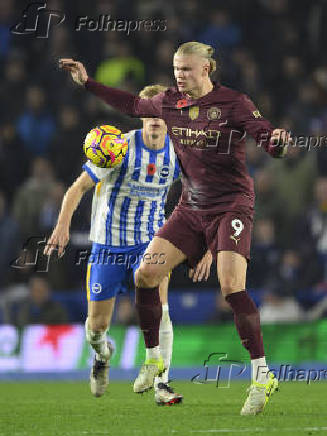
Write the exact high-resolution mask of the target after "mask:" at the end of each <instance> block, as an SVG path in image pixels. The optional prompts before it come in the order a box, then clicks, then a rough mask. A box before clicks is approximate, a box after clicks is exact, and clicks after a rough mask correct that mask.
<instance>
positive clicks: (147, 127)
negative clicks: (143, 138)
mask: <svg viewBox="0 0 327 436" xmlns="http://www.w3.org/2000/svg"><path fill="white" fill-rule="evenodd" d="M142 121H143V130H144V133H145V134H146V135H147V136H148V135H149V136H153V137H157V136H161V135H165V134H166V132H167V126H166V123H165V122H164V120H162V119H161V118H142Z"/></svg>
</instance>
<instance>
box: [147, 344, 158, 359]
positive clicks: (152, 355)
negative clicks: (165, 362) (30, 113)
mask: <svg viewBox="0 0 327 436" xmlns="http://www.w3.org/2000/svg"><path fill="white" fill-rule="evenodd" d="M159 357H160V348H159V345H157V346H156V347H153V348H146V349H145V359H146V360H148V359H159Z"/></svg>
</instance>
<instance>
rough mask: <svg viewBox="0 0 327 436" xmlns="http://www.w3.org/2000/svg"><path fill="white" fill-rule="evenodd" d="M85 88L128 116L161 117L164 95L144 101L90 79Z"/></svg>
mask: <svg viewBox="0 0 327 436" xmlns="http://www.w3.org/2000/svg"><path fill="white" fill-rule="evenodd" d="M85 88H86V89H87V90H88V91H90V92H91V93H92V94H94V95H96V96H97V97H99V98H100V99H101V100H103V101H104V102H105V103H107V104H109V105H110V106H112V107H114V108H115V109H117V110H119V111H120V112H123V113H125V114H128V115H132V116H135V117H144V118H146V117H160V116H161V114H162V101H163V97H164V93H160V94H158V95H156V96H154V97H152V98H149V99H144V98H140V97H137V96H135V95H133V94H130V93H129V92H126V91H122V90H120V89H117V88H111V87H110V86H105V85H102V84H101V83H98V82H96V81H95V80H93V79H91V78H90V77H89V78H88V79H87V81H86V83H85Z"/></svg>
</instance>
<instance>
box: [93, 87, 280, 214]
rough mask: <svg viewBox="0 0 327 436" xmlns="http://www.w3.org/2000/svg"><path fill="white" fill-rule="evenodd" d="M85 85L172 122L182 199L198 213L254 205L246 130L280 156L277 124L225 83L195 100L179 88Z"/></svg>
mask: <svg viewBox="0 0 327 436" xmlns="http://www.w3.org/2000/svg"><path fill="white" fill-rule="evenodd" d="M86 88H87V89H89V90H90V91H91V92H93V93H94V94H96V95H98V96H99V97H100V98H102V99H103V100H105V101H106V102H107V103H109V104H111V105H112V106H114V107H116V108H117V109H119V110H121V111H123V112H125V113H129V114H130V115H133V116H137V117H140V118H141V117H159V118H162V119H163V120H164V121H165V122H166V124H167V127H168V134H169V136H170V138H171V139H172V141H173V143H174V147H175V152H176V154H177V156H178V159H179V162H180V167H181V170H182V182H183V193H182V197H181V202H182V204H183V205H185V206H188V207H191V208H192V209H193V210H197V211H199V212H200V213H205V214H211V213H216V212H223V211H234V210H245V209H248V210H249V209H250V210H251V209H252V208H253V206H254V189H253V180H252V178H251V177H250V176H249V174H248V170H247V167H246V153H245V135H246V133H248V134H250V135H251V136H253V137H254V139H255V140H256V142H257V144H258V145H259V146H262V147H264V149H265V150H266V151H267V152H268V153H270V154H271V155H272V156H277V155H278V154H279V153H280V150H279V149H278V147H274V146H271V145H270V136H271V132H272V130H273V126H272V125H271V124H270V122H269V121H267V120H265V119H264V118H263V117H262V116H261V114H260V112H259V111H258V109H257V108H256V107H255V105H254V104H253V103H252V101H251V100H250V99H249V98H248V97H247V96H246V95H244V94H242V93H240V92H237V91H235V90H233V89H230V88H227V87H225V86H221V85H217V84H215V85H214V88H213V90H212V91H211V92H209V93H208V94H206V95H205V96H203V97H201V98H199V99H196V100H192V99H191V98H189V97H187V96H185V95H183V94H181V93H180V92H179V91H178V90H177V89H176V88H169V89H168V90H167V91H165V92H164V93H161V94H158V95H157V96H155V97H153V98H151V99H141V98H139V97H135V96H132V95H131V94H129V93H126V92H124V91H119V90H117V89H114V88H108V87H106V86H104V85H100V84H99V83H97V82H94V81H93V80H92V79H89V80H88V81H87V83H86Z"/></svg>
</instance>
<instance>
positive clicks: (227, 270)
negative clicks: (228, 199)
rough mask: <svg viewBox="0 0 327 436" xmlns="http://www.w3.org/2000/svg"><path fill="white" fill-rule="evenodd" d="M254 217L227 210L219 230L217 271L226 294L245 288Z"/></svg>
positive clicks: (220, 221) (249, 214)
mask: <svg viewBox="0 0 327 436" xmlns="http://www.w3.org/2000/svg"><path fill="white" fill-rule="evenodd" d="M252 228H253V218H252V214H251V213H242V212H227V213H225V214H223V215H222V217H221V218H220V219H219V224H218V229H217V230H218V231H217V239H216V241H217V244H216V246H215V248H216V251H217V253H218V255H217V273H218V278H219V282H220V287H221V289H222V292H223V294H224V295H227V294H230V293H232V292H239V291H241V290H243V289H245V285H246V271H247V261H248V260H250V248H251V235H252Z"/></svg>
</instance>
